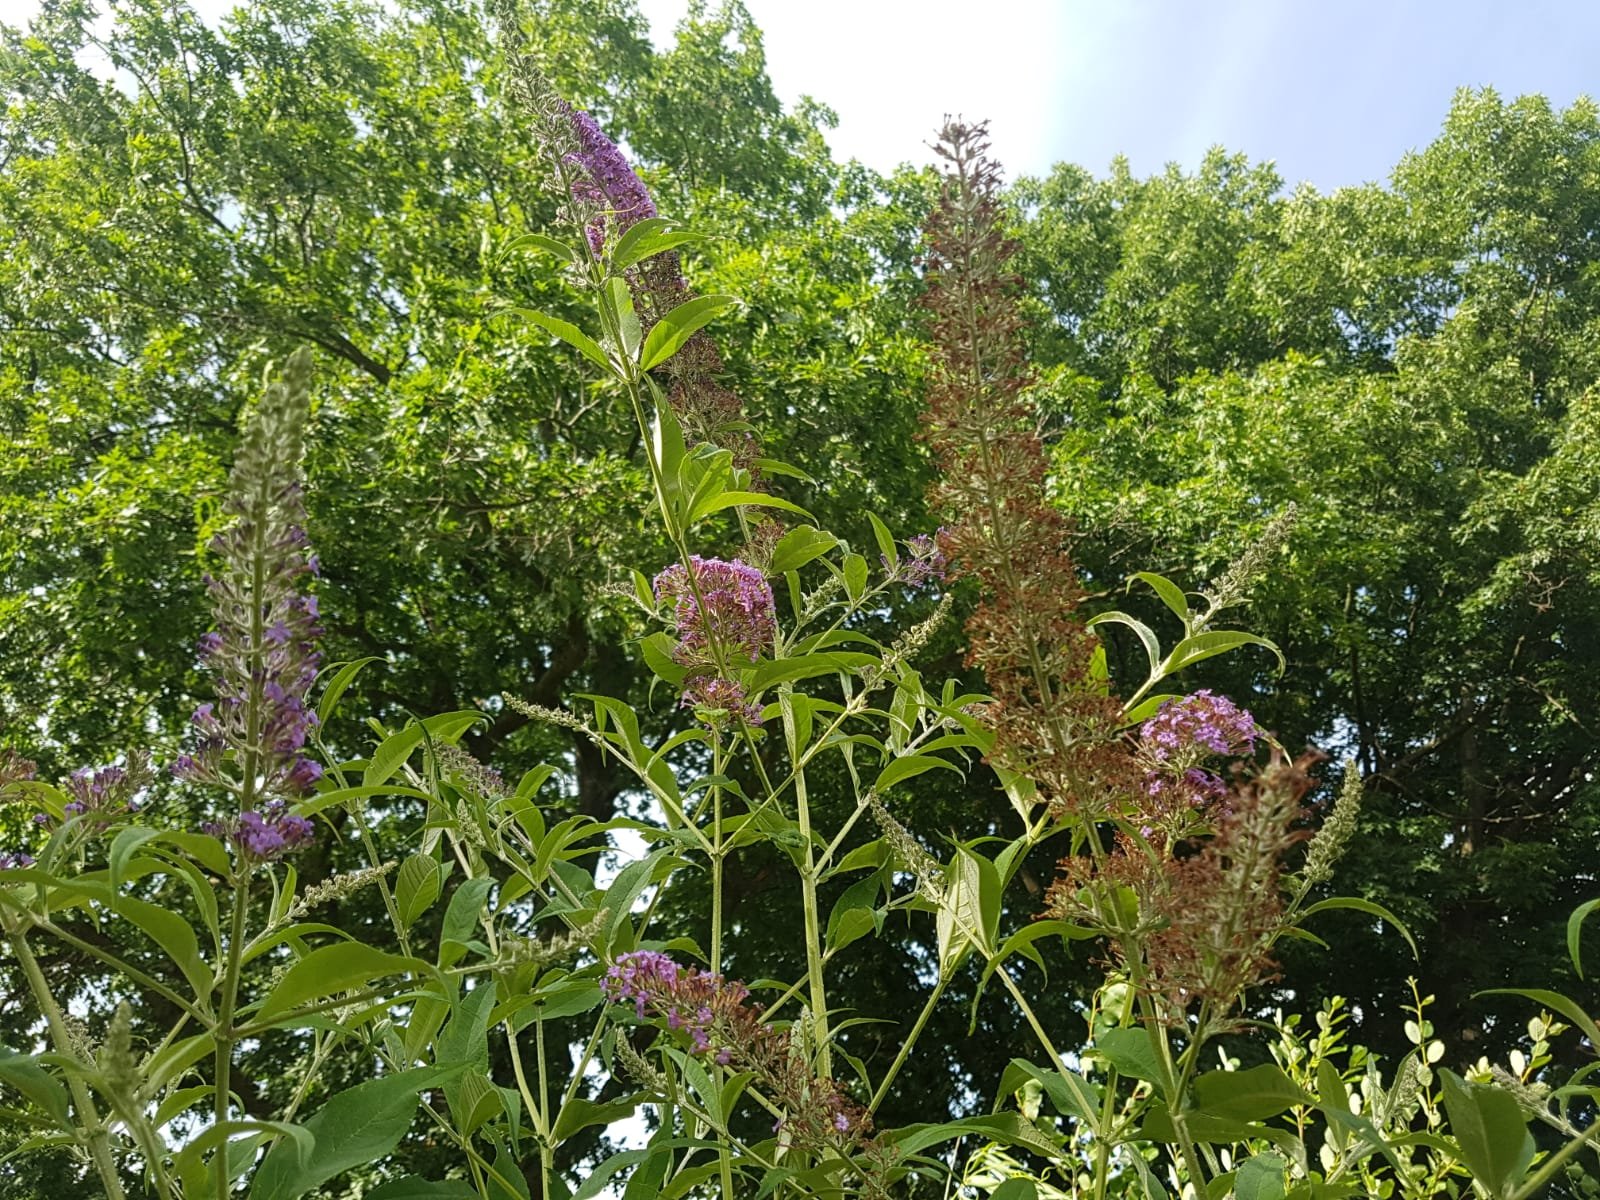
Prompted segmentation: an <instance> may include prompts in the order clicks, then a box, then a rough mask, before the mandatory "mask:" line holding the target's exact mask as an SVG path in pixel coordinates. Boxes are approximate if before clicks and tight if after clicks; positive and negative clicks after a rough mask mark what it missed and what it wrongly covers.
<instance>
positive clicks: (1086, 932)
mask: <svg viewBox="0 0 1600 1200" xmlns="http://www.w3.org/2000/svg"><path fill="white" fill-rule="evenodd" d="M1096 936H1098V935H1097V934H1096V933H1095V931H1094V930H1092V929H1085V928H1084V927H1083V926H1081V925H1072V924H1069V923H1068V922H1066V921H1054V920H1050V921H1029V922H1028V923H1027V924H1026V925H1024V926H1023V927H1022V928H1021V929H1019V930H1017V931H1016V932H1015V933H1013V934H1012V935H1011V936H1010V937H1008V938H1007V939H1006V940H1005V944H1004V945H1002V946H1001V947H1000V953H998V954H996V955H995V956H994V964H993V965H994V966H996V967H998V966H999V965H1000V963H1002V962H1003V961H1005V960H1006V959H1008V958H1010V957H1011V956H1012V955H1013V954H1021V955H1022V956H1023V957H1025V958H1028V959H1031V960H1032V961H1033V963H1034V964H1035V965H1036V966H1037V967H1038V968H1039V969H1040V970H1041V971H1044V970H1045V965H1044V959H1043V958H1041V957H1040V955H1039V950H1038V947H1036V946H1035V945H1034V944H1033V943H1035V942H1037V941H1039V940H1040V939H1042V938H1054V937H1059V938H1066V939H1068V940H1069V941H1079V940H1082V939H1083V938H1092V937H1096Z"/></svg>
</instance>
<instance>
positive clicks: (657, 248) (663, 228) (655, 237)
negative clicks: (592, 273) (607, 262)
mask: <svg viewBox="0 0 1600 1200" xmlns="http://www.w3.org/2000/svg"><path fill="white" fill-rule="evenodd" d="M671 226H672V222H671V221H669V220H667V219H666V218H664V217H647V218H645V219H644V220H643V221H640V222H638V223H637V224H635V225H630V226H629V227H628V231H627V232H626V233H624V234H623V235H622V236H621V237H620V238H618V239H617V244H616V248H615V249H613V250H612V251H611V269H612V270H613V271H626V270H627V269H628V268H629V267H631V266H634V265H635V264H637V263H641V262H643V261H644V260H645V259H647V258H654V257H655V256H656V255H657V254H664V253H666V252H667V251H668V250H676V249H677V248H678V247H679V246H682V245H686V244H687V243H689V242H703V241H705V240H706V235H705V234H703V233H692V232H690V231H689V230H687V229H673V228H671Z"/></svg>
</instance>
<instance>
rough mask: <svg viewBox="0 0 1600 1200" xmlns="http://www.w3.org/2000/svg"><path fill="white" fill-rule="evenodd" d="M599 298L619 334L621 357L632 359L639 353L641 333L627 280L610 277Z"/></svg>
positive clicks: (631, 291) (631, 290)
mask: <svg viewBox="0 0 1600 1200" xmlns="http://www.w3.org/2000/svg"><path fill="white" fill-rule="evenodd" d="M601 297H602V300H601V302H602V303H603V304H604V305H605V306H606V308H607V310H609V311H610V313H611V319H612V320H613V321H615V322H616V325H617V329H618V331H619V332H620V333H621V336H622V343H621V346H620V349H621V351H622V357H623V358H632V357H634V355H636V354H637V353H638V352H639V338H640V336H641V331H640V329H639V314H638V313H637V312H635V311H634V308H633V289H632V288H630V287H629V286H628V281H627V280H625V279H618V278H617V277H616V276H612V277H611V278H610V279H608V280H606V286H605V290H604V291H603V292H602V293H601Z"/></svg>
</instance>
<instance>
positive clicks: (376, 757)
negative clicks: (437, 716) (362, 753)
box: [361, 721, 422, 787]
mask: <svg viewBox="0 0 1600 1200" xmlns="http://www.w3.org/2000/svg"><path fill="white" fill-rule="evenodd" d="M421 742H422V726H420V725H418V724H417V723H416V722H415V721H413V722H411V723H410V724H409V725H407V726H406V727H405V728H404V729H401V730H399V731H398V732H396V733H391V734H390V735H389V736H388V737H386V738H384V739H383V741H382V742H381V743H379V745H378V748H377V749H376V750H374V751H373V752H372V757H371V758H370V759H369V760H368V761H367V769H366V770H365V771H364V772H362V775H361V782H362V783H363V784H364V785H365V786H367V787H378V786H380V785H382V784H385V783H388V782H389V780H390V779H392V778H393V777H394V773H395V772H396V771H398V770H399V769H400V768H401V767H402V766H403V765H405V761H406V759H408V758H410V757H411V752H412V751H413V750H415V749H416V748H417V746H418V745H419V744H421Z"/></svg>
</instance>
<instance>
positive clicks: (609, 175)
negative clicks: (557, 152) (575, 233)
mask: <svg viewBox="0 0 1600 1200" xmlns="http://www.w3.org/2000/svg"><path fill="white" fill-rule="evenodd" d="M568 113H569V119H570V120H571V122H572V132H573V134H574V136H575V137H576V138H577V144H578V149H577V150H576V151H575V152H573V153H571V154H568V155H567V161H568V162H569V163H571V164H572V165H573V166H575V167H577V168H578V171H579V174H578V176H577V177H576V178H574V179H573V180H572V200H573V207H574V208H576V209H577V210H578V212H579V214H581V216H582V217H583V221H584V234H585V235H586V236H587V237H588V239H589V246H590V248H591V249H592V250H593V251H594V252H595V253H596V254H599V253H600V251H601V249H602V248H603V247H604V246H605V242H606V235H607V234H608V233H610V234H611V235H613V236H615V235H617V234H620V233H623V232H624V231H626V230H627V229H628V228H629V227H630V226H633V225H636V224H638V223H639V222H640V221H643V220H645V219H646V218H648V217H653V216H655V215H656V206H655V201H653V200H651V199H650V192H649V190H648V189H646V187H645V186H644V182H643V181H642V180H641V179H640V178H639V177H638V176H637V175H635V174H634V171H633V168H632V167H631V166H629V165H628V160H627V159H626V158H625V157H623V154H622V151H621V150H619V149H618V148H617V144H616V143H615V142H613V141H612V140H611V139H610V138H608V137H607V136H606V135H605V134H604V132H602V131H601V129H600V125H599V123H598V122H597V121H596V120H595V119H594V118H593V117H592V116H590V115H589V114H588V113H586V112H583V111H582V110H580V109H569V110H568Z"/></svg>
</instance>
